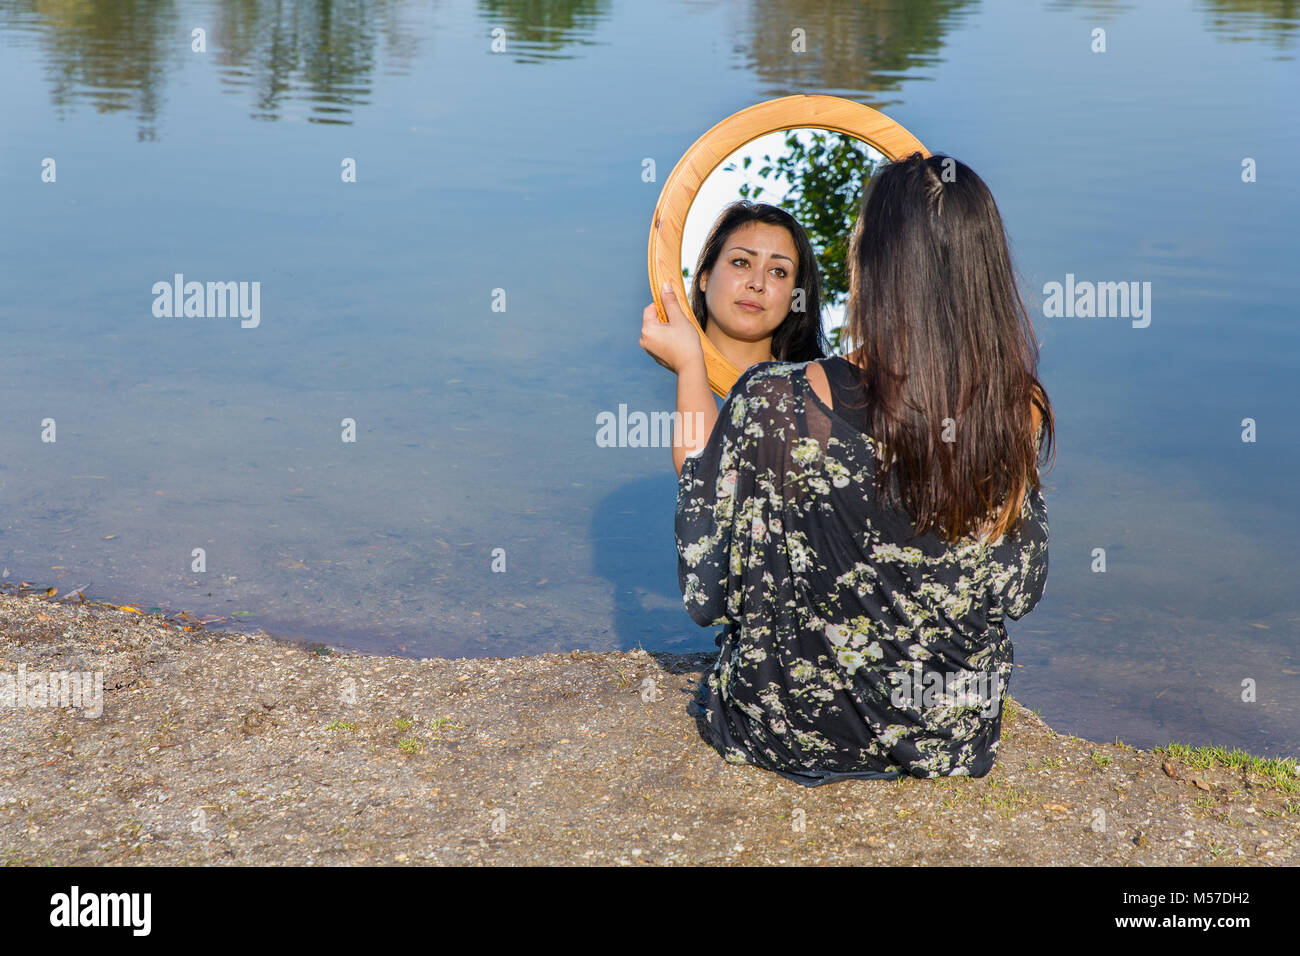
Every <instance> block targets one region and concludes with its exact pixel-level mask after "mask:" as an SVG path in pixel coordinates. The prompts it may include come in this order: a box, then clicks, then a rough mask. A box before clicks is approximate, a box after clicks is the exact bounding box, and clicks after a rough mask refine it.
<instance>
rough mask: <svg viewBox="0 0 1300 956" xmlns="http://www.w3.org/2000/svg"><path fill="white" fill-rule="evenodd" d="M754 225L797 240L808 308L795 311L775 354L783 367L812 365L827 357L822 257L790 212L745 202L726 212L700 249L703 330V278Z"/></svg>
mask: <svg viewBox="0 0 1300 956" xmlns="http://www.w3.org/2000/svg"><path fill="white" fill-rule="evenodd" d="M751 222H763V223H767V224H769V225H773V226H783V227H785V229H786V230H787V231H788V232H789V233H790V238H791V239H792V240H794V247H795V250H796V251H797V253H798V256H799V268H798V270H797V272H796V274H795V280H794V287H795V289H803V292H804V294H803V306H804V307H803V309H802V310H796V309H793V308H792V309H791V310H790V311H789V312H788V313H786V317H785V319H784V320H783V321H782V322H781V324H780V325H779V326H777V328H776V331H775V332H773V333H772V354H773V355H774V356H776V359H777V361H782V362H807V361H811V360H812V359H819V358H824V357H825V356H826V333H825V332H824V331H822V307H821V273H820V271H819V270H818V268H817V253H816V252H814V251H813V247H812V243H811V242H810V241H809V240H808V234H807V233H806V232H805V231H804V228H803V226H801V225H799V222H798V220H796V219H795V218H794V217H793V216H792V215H790V214H789V213H788V212H786V211H785V210H784V209H781V208H780V207H778V206H772V205H769V204H768V203H755V202H750V201H749V200H747V199H739V200H737V201H736V202H734V203H732V204H731V205H729V206H727V207H726V208H725V209H723V210H722V212H721V213H720V214H719V215H718V218H717V220H716V221H715V222H714V223H713V228H712V229H710V230H709V236H708V238H707V239H706V240H705V241H704V247H703V248H702V249H701V250H700V258H699V261H698V262H696V264H695V274H694V276H693V277H692V279H691V310H692V311H693V312H694V313H695V319H696V321H697V322H699V323H700V328H702V329H705V328H708V321H709V310H708V306H707V305H706V304H705V301H704V290H703V289H701V288H700V275H701V274H702V273H705V272H710V273H711V272H712V271H713V267H714V265H715V264H716V263H717V261H718V256H719V255H720V254H721V253H722V250H723V249H724V248H726V244H727V241H728V240H729V239H730V237H731V234H732V233H733V232H734V231H735V230H736V229H737V228H738V227H740V226H744V225H746V224H747V223H751Z"/></svg>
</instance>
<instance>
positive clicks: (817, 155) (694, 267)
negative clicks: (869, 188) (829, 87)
mask: <svg viewBox="0 0 1300 956" xmlns="http://www.w3.org/2000/svg"><path fill="white" fill-rule="evenodd" d="M885 162H888V160H887V158H886V157H885V154H884V153H882V152H881V151H880V150H878V149H876V148H875V147H874V146H872V145H871V144H870V143H867V142H864V141H863V140H860V139H858V138H856V137H854V136H849V135H848V134H846V133H838V132H835V131H834V130H827V129H820V128H800V129H787V130H781V131H778V132H775V133H767V134H765V135H763V136H759V137H758V138H756V139H752V140H750V141H749V142H748V143H746V144H745V145H743V146H741V147H740V148H739V149H737V150H736V151H735V152H733V153H732V154H731V155H729V156H728V157H727V158H726V159H724V160H723V161H722V162H721V163H720V164H719V165H718V167H717V168H716V169H715V170H713V172H711V173H710V174H709V175H708V177H707V178H705V180H704V182H703V183H701V184H700V188H699V190H697V191H696V193H695V199H694V201H692V202H691V208H690V211H689V212H688V213H687V215H686V225H685V228H684V229H683V231H682V260H681V261H682V283H683V285H684V286H685V288H686V293H687V296H688V300H689V304H690V306H691V311H693V312H694V315H695V320H696V322H697V323H699V324H700V325H701V326H702V327H704V328H705V335H706V336H707V337H708V338H710V340H711V341H712V342H713V344H714V346H716V347H717V348H718V350H719V351H721V352H722V353H723V354H724V356H726V357H727V358H728V359H729V360H730V361H731V363H732V364H733V365H735V366H736V367H737V368H739V367H740V365H741V362H740V361H738V355H737V354H728V353H729V352H733V350H732V349H729V348H728V344H729V343H728V342H727V340H726V332H725V331H721V330H722V329H724V328H725V327H726V325H727V322H726V320H725V318H724V320H723V322H722V323H719V324H718V325H715V326H714V328H713V329H712V330H710V329H709V328H708V316H709V311H710V304H709V301H708V300H709V296H708V277H709V273H710V272H713V273H715V274H718V273H719V272H723V271H724V270H726V269H727V268H728V267H730V268H732V269H734V270H737V271H739V270H749V271H750V274H753V273H757V272H758V271H759V270H760V268H761V266H762V265H767V266H768V267H769V269H768V270H767V271H768V272H769V273H772V279H773V281H771V282H770V284H769V285H768V286H767V287H766V288H764V289H763V290H762V294H763V295H773V296H780V297H781V301H780V302H779V303H777V302H773V303H771V305H772V309H773V311H774V312H776V313H779V314H778V315H774V316H773V321H775V320H776V319H778V318H781V319H783V318H784V317H785V316H786V315H787V314H788V313H789V312H790V311H791V310H796V311H802V310H803V309H804V308H812V309H816V310H817V311H818V312H819V313H820V314H819V316H818V320H819V322H820V324H821V326H822V328H823V330H824V332H825V334H826V338H827V341H828V342H829V344H830V348H831V351H832V353H835V354H838V353H839V351H840V348H839V347H840V337H841V332H842V330H843V326H844V317H845V305H846V304H847V302H848V291H849V290H848V262H847V256H848V250H849V236H850V235H851V233H852V230H853V225H854V223H855V222H856V221H857V216H858V211H859V209H860V208H861V207H862V192H863V189H864V188H865V187H866V184H867V182H868V181H869V180H870V179H871V176H872V174H873V173H874V172H875V170H876V169H877V168H878V167H879V166H880V165H881V164H882V163H885ZM738 199H744V200H748V201H750V202H752V203H766V204H768V205H772V206H776V207H778V208H780V209H783V210H785V211H786V212H788V213H789V214H790V216H791V217H793V219H794V221H795V223H796V224H797V227H798V230H799V232H801V233H802V235H795V234H791V232H792V231H791V230H790V229H788V228H784V229H782V232H783V233H785V234H784V235H783V234H782V232H777V233H769V235H771V236H772V237H773V238H775V240H776V242H775V243H774V244H773V246H774V247H773V248H772V249H770V250H762V249H755V248H752V246H757V245H760V243H746V242H745V241H744V240H743V238H742V237H741V230H742V229H744V227H739V228H736V229H733V230H728V229H727V226H726V223H727V220H726V219H725V218H722V217H723V216H724V214H725V213H726V212H727V209H728V207H730V206H731V205H732V204H733V203H735V202H736V201H737V200H738ZM715 230H716V232H717V235H715ZM724 231H725V232H726V233H727V234H726V235H723V234H722V233H723V232H724ZM745 232H746V234H747V233H749V232H750V230H745ZM762 234H763V231H761V230H760V232H759V233H758V235H762ZM710 240H712V245H711V248H710V252H711V255H709V256H708V258H710V259H711V260H712V261H710V262H705V261H703V259H702V257H701V253H704V252H705V250H706V246H707V245H709V243H710ZM801 248H802V249H808V248H811V251H812V258H813V260H814V261H815V262H816V265H817V269H816V273H817V276H818V277H819V279H820V281H818V282H816V283H815V284H812V283H810V282H808V281H805V283H804V285H803V286H801V285H800V283H799V282H798V277H799V273H800V266H801V265H802V263H801V262H800V261H799V260H800V258H801V256H800V255H799V252H800V250H801ZM764 251H767V252H768V254H769V256H770V257H771V258H770V259H769V260H768V261H766V262H763V261H761V260H759V258H758V257H761V256H763V253H764ZM720 267H721V268H720ZM773 270H775V271H773ZM697 272H699V273H700V274H701V275H700V282H698V283H697V282H696V281H695V280H696V273H697ZM724 274H725V273H724ZM806 274H807V273H805V275H806ZM782 279H786V280H788V281H784V282H783V281H781V280H782ZM804 286H807V288H805V287H804ZM764 304H765V305H766V304H767V303H764ZM729 308H732V309H735V308H744V306H738V305H737V304H736V303H735V302H733V301H730V299H726V300H720V299H719V297H718V295H717V294H716V292H715V295H714V296H713V304H712V309H713V310H714V311H715V312H716V311H724V310H726V309H729ZM737 317H738V318H741V319H743V318H744V316H743V315H739V316H737ZM711 333H712V334H711Z"/></svg>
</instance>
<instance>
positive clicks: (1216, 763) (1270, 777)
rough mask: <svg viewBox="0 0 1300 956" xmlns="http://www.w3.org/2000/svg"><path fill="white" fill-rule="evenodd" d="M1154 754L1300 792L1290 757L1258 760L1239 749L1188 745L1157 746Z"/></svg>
mask: <svg viewBox="0 0 1300 956" xmlns="http://www.w3.org/2000/svg"><path fill="white" fill-rule="evenodd" d="M1153 752H1154V753H1163V754H1166V755H1167V756H1169V757H1171V758H1172V759H1175V760H1181V761H1182V762H1183V763H1185V764H1187V765H1189V766H1191V767H1195V768H1198V769H1201V770H1208V769H1210V768H1211V767H1227V768H1229V769H1230V770H1240V771H1241V772H1242V773H1244V774H1246V775H1247V776H1249V777H1252V778H1256V779H1253V780H1252V782H1253V783H1256V784H1259V785H1262V786H1265V787H1269V788H1271V789H1274V790H1280V791H1282V792H1283V793H1297V792H1300V767H1297V765H1296V762H1295V761H1294V760H1291V759H1290V758H1288V757H1255V756H1252V755H1251V754H1248V753H1246V751H1244V750H1241V749H1238V748H1236V747H1234V748H1232V750H1227V749H1225V748H1223V747H1189V746H1187V745H1186V744H1176V743H1171V744H1170V745H1169V746H1168V747H1157V748H1155V750H1154V751H1153Z"/></svg>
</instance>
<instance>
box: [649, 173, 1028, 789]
mask: <svg viewBox="0 0 1300 956" xmlns="http://www.w3.org/2000/svg"><path fill="white" fill-rule="evenodd" d="M945 173H948V174H949V175H948V177H947V178H945ZM952 173H955V178H953V176H952ZM849 257H850V263H849V272H850V277H849V278H850V289H851V293H850V301H849V314H848V327H847V331H848V336H849V344H850V346H851V347H852V348H853V351H851V352H850V353H849V354H850V356H851V358H852V361H849V360H846V359H844V358H838V357H837V358H832V359H828V360H825V361H821V362H819V361H810V362H790V361H769V362H759V363H758V364H756V365H753V366H752V367H749V368H748V369H747V370H746V371H745V372H744V373H743V374H742V375H741V376H740V378H739V380H738V381H737V382H736V384H735V386H734V387H733V388H732V389H731V392H730V394H729V395H728V396H727V399H726V402H725V404H724V405H723V407H722V410H721V412H716V405H715V403H714V400H713V395H712V392H711V391H709V388H708V384H707V377H706V376H705V372H704V359H703V354H702V350H701V348H700V344H699V339H698V334H697V333H696V331H695V329H694V326H693V324H692V323H691V322H690V320H689V318H688V317H687V316H686V315H685V314H684V313H683V312H682V311H681V309H680V308H679V307H678V305H677V303H676V302H675V301H674V300H672V299H671V296H670V297H669V299H667V300H666V302H665V305H666V311H667V313H668V319H669V322H668V323H667V324H660V323H658V321H657V320H656V321H655V323H654V326H653V327H652V326H651V325H650V323H648V322H643V329H642V341H641V344H642V346H643V347H644V348H646V349H647V351H650V352H651V354H653V355H655V356H656V358H657V360H658V361H660V363H661V364H663V365H666V366H668V367H669V368H672V369H673V370H675V371H676V372H677V374H678V389H677V393H678V411H680V412H682V413H683V417H684V416H685V414H686V413H701V414H703V415H704V416H705V422H706V425H707V426H711V433H710V434H709V438H708V439H707V443H704V444H703V447H702V448H700V447H697V446H699V445H700V444H701V443H703V438H702V436H701V438H699V439H696V440H695V441H694V442H691V441H690V440H689V439H687V446H688V447H687V451H690V449H692V448H693V449H695V450H694V451H693V452H692V453H691V454H689V455H688V456H687V457H686V458H685V461H684V463H683V464H682V465H681V468H680V471H681V474H680V478H679V484H678V500H677V513H676V536H677V548H678V555H679V564H678V576H679V582H680V584H681V588H682V594H683V599H684V601H685V604H686V607H687V610H688V611H689V613H690V615H691V617H692V618H693V619H694V620H695V621H696V622H697V623H698V624H700V625H702V626H717V625H722V626H723V627H724V629H723V631H722V632H721V634H720V635H719V637H718V643H719V645H720V647H721V653H720V654H719V656H718V660H717V663H716V664H715V665H714V667H713V669H712V671H711V672H710V673H709V674H708V675H706V677H705V679H704V681H702V682H701V685H700V691H699V695H698V696H697V698H696V699H695V701H694V703H693V705H692V712H693V713H695V714H696V715H697V716H698V717H699V718H700V727H701V731H702V733H703V734H704V735H705V736H706V737H707V739H708V740H709V741H710V742H711V743H712V744H713V745H714V746H715V747H716V748H717V749H718V751H719V752H720V753H721V754H722V755H723V757H724V758H725V759H726V760H727V761H729V762H732V763H749V764H752V765H755V766H758V767H763V768H766V769H768V770H772V771H775V772H777V773H779V774H781V775H783V776H786V777H788V778H790V779H792V780H796V781H798V782H799V783H802V784H805V785H807V786H816V785H818V784H821V783H826V782H829V781H832V780H839V779H844V778H849V777H857V778H867V779H881V778H894V777H897V776H899V775H901V774H904V773H906V774H911V775H913V776H918V777H932V776H939V775H970V776H975V777H979V776H983V775H984V774H985V773H987V772H988V771H989V769H990V768H991V767H992V765H993V761H994V759H995V757H996V753H997V746H998V738H999V735H1000V731H1001V707H1000V705H1001V702H1002V699H1003V697H1004V695H1005V693H1006V690H1007V685H1008V682H1009V680H1010V677H1011V669H1012V651H1011V642H1010V639H1009V637H1008V636H1007V632H1006V627H1005V624H1004V618H1005V617H1011V618H1012V619H1018V618H1020V617H1021V616H1023V615H1024V614H1026V613H1027V612H1028V611H1030V610H1031V609H1032V608H1033V607H1034V606H1035V605H1036V604H1037V602H1038V600H1039V599H1040V597H1041V596H1042V593H1043V588H1044V585H1045V582H1046V578H1047V535H1048V529H1047V514H1046V507H1045V504H1044V502H1043V499H1042V496H1041V493H1040V483H1039V478H1038V463H1039V458H1040V455H1041V454H1042V452H1043V449H1044V448H1045V447H1050V446H1051V444H1052V441H1053V419H1052V413H1051V405H1050V403H1049V402H1048V399H1047V396H1046V394H1045V392H1044V391H1043V390H1042V388H1041V386H1040V385H1039V383H1038V379H1037V376H1036V367H1037V345H1036V343H1035V340H1034V335H1033V328H1032V326H1031V324H1030V322H1029V317H1028V315H1027V313H1026V311H1025V307H1024V303H1023V301H1022V300H1021V297H1020V295H1019V292H1018V291H1017V288H1016V284H1015V279H1014V276H1013V273H1012V269H1011V262H1010V254H1009V252H1008V249H1007V242H1006V236H1005V232H1004V229H1003V225H1002V220H1001V217H1000V215H999V213H998V210H997V206H996V204H995V203H994V201H993V197H992V196H991V195H990V193H989V191H988V188H987V187H986V186H985V184H984V182H983V181H982V180H981V179H980V178H979V177H978V176H977V175H976V174H975V173H974V171H972V170H971V169H970V168H969V167H967V166H965V165H964V164H962V163H960V162H956V161H954V160H951V159H948V158H947V157H942V156H932V157H929V158H922V157H921V156H920V155H919V154H914V155H913V156H911V157H909V158H908V159H906V160H901V161H898V162H895V163H892V164H889V165H887V166H885V167H884V168H883V169H882V170H880V171H879V172H878V173H877V174H876V176H875V177H874V178H873V180H872V182H871V183H870V185H869V187H868V190H867V193H866V195H865V197H864V200H863V207H862V211H861V213H860V215H859V217H858V223H857V227H856V229H855V232H854V235H853V237H852V244H851V248H850V253H849ZM706 433H707V432H706ZM1044 439H1045V444H1044ZM675 451H677V450H676V449H675ZM679 454H680V452H679ZM675 460H676V457H675Z"/></svg>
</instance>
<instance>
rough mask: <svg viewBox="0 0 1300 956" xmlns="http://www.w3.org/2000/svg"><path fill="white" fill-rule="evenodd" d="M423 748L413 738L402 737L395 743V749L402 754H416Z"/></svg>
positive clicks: (422, 745)
mask: <svg viewBox="0 0 1300 956" xmlns="http://www.w3.org/2000/svg"><path fill="white" fill-rule="evenodd" d="M423 748H424V744H422V743H420V741H418V740H416V739H415V738H414V737H403V738H402V739H401V740H399V741H398V742H397V749H398V750H400V751H401V752H402V753H404V754H418V753H419V752H420V751H421V750H422V749H423Z"/></svg>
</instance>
